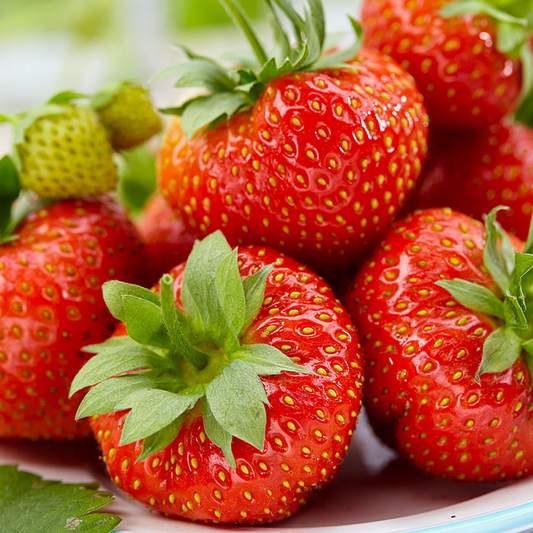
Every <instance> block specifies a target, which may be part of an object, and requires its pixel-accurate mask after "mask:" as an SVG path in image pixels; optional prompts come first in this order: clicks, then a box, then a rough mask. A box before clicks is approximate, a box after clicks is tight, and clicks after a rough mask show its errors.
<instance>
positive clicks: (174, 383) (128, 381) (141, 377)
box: [76, 371, 187, 419]
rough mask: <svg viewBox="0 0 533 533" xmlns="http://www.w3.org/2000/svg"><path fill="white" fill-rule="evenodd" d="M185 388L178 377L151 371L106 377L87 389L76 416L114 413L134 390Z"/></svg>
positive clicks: (171, 390) (175, 389) (176, 390)
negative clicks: (160, 374)
mask: <svg viewBox="0 0 533 533" xmlns="http://www.w3.org/2000/svg"><path fill="white" fill-rule="evenodd" d="M185 388H187V386H186V384H185V383H184V382H183V381H181V380H180V379H178V378H176V377H173V376H159V375H158V374H157V373H155V372H152V371H144V372H140V373H138V374H127V375H125V376H119V377H116V378H110V379H106V380H105V381H102V382H101V383H98V384H97V385H95V386H94V387H93V388H91V389H89V391H88V392H87V394H86V395H85V397H84V398H83V400H82V401H81V403H80V406H79V408H78V412H77V413H76V418H77V419H79V418H85V417H87V416H93V415H104V414H107V413H114V412H115V411H116V410H117V408H116V407H117V405H118V404H119V403H120V402H121V401H123V400H125V399H126V398H127V397H128V396H129V395H130V394H131V393H132V392H134V391H136V390H141V389H161V390H166V391H169V392H179V391H180V390H183V389H185Z"/></svg>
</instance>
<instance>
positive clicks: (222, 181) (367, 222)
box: [158, 2, 428, 274]
mask: <svg viewBox="0 0 533 533" xmlns="http://www.w3.org/2000/svg"><path fill="white" fill-rule="evenodd" d="M313 4H316V2H314V3H313ZM314 7H315V8H316V5H315V6H314ZM321 16H322V15H320V16H316V17H315V18H312V17H311V18H310V20H309V21H308V24H311V25H312V24H316V21H317V20H319V21H322V22H323V19H322V18H321ZM294 17H295V20H296V22H294V20H293V22H294V23H295V24H296V25H298V24H300V23H302V21H301V19H299V18H298V16H297V15H294ZM294 17H293V18H294ZM302 24H303V23H302ZM354 24H355V23H354ZM317 31H318V30H317ZM313 38H315V37H313V36H308V39H313ZM309 42H310V41H308V44H309ZM315 44H316V46H317V53H316V54H315V56H313V57H309V59H308V61H307V62H305V61H302V62H300V63H298V61H297V59H296V58H295V57H296V56H297V55H298V53H299V52H302V53H303V49H302V47H305V46H306V45H305V43H304V42H301V43H300V45H301V46H300V48H298V47H297V48H293V49H292V51H291V52H288V53H289V58H288V59H287V60H286V61H287V62H286V63H283V62H282V63H281V64H283V65H284V66H283V67H279V68H276V63H275V62H274V60H273V59H272V60H270V61H268V63H266V62H267V58H266V56H265V57H261V54H259V58H260V63H261V65H264V64H265V63H266V66H263V67H262V71H261V72H256V71H244V70H242V69H241V70H239V73H238V74H236V73H235V72H230V73H229V74H228V73H227V72H226V71H225V70H223V69H222V67H217V69H219V70H217V69H215V70H217V73H218V76H223V77H225V78H224V79H226V82H225V85H224V86H223V87H221V88H220V91H222V92H217V90H216V89H217V87H216V86H214V84H215V81H216V80H211V81H210V82H209V83H207V86H208V87H209V88H210V89H211V91H212V96H209V97H199V98H196V99H193V100H191V101H189V102H187V103H186V104H185V105H184V106H182V107H181V108H178V109H177V110H176V109H174V110H170V112H175V113H178V114H181V115H182V120H181V121H180V120H177V119H176V120H174V121H172V122H171V124H170V126H169V128H168V130H167V132H166V136H165V139H164V143H163V147H162V149H161V153H160V156H159V165H158V167H159V169H158V172H159V178H160V185H161V189H162V192H163V194H164V195H165V196H166V197H167V199H168V200H169V201H170V203H171V205H172V207H173V208H174V209H175V210H176V211H177V212H178V213H180V215H181V216H182V217H183V220H184V222H185V224H186V225H187V227H188V229H189V230H190V231H191V233H193V234H195V235H197V236H205V235H207V234H209V233H211V232H212V231H214V230H217V229H220V230H222V231H223V232H224V234H225V235H226V236H227V237H228V239H229V240H230V242H232V243H234V244H241V243H245V244H246V243H247V244H259V243H264V244H265V245H267V246H271V247H273V248H276V249H279V250H281V251H283V252H286V253H288V254H289V255H291V256H293V257H295V258H297V259H298V260H300V261H302V262H304V263H306V264H309V265H311V266H312V267H313V268H315V269H316V270H317V271H319V272H322V273H332V272H335V274H336V273H337V272H338V271H339V270H343V269H347V268H348V267H349V266H350V265H353V264H354V263H357V262H358V261H359V260H360V258H361V255H362V253H363V252H364V251H365V250H366V249H367V248H368V247H369V245H370V244H372V243H373V242H374V241H375V239H376V238H377V237H378V236H379V235H380V234H381V233H382V232H383V231H384V230H385V228H387V226H388V225H389V224H390V223H391V221H392V220H393V218H394V216H395V214H396V211H397V210H398V208H399V206H400V205H402V204H403V201H404V198H405V196H406V194H407V192H408V191H409V190H410V189H411V188H412V187H413V186H414V184H415V182H416V180H417V178H418V176H419V174H420V169H421V163H422V161H423V159H424V156H425V152H426V135H427V125H428V123H427V116H426V113H425V109H424V105H423V103H422V98H421V96H420V94H419V93H418V91H417V90H416V88H415V86H414V84H413V81H412V79H411V77H410V76H408V75H407V74H406V73H405V72H404V71H403V70H402V69H400V68H399V67H398V66H397V65H396V63H394V62H393V61H391V60H390V59H388V58H385V57H384V56H382V55H381V54H378V53H376V52H373V51H369V50H364V51H362V52H361V53H360V54H359V55H356V54H357V50H358V47H354V48H351V49H349V50H347V51H346V50H345V51H341V52H336V53H332V54H329V55H326V56H322V57H320V50H321V47H322V45H323V43H322V42H320V43H315ZM309 46H311V45H309ZM263 55H264V54H263ZM354 57H355V59H354ZM202 61H203V63H202ZM205 62H206V60H199V59H194V60H192V61H190V62H189V64H185V66H184V65H180V66H178V67H177V69H175V70H171V71H170V73H173V72H175V73H177V74H180V75H183V77H182V78H181V79H180V80H179V82H178V83H179V84H180V85H184V84H192V83H194V82H197V81H198V79H199V77H200V76H192V74H191V72H189V71H191V70H194V71H195V72H196V71H198V70H199V69H202V68H204V69H205V70H206V73H205V76H208V74H209V72H210V71H212V70H213V69H214V67H213V63H211V62H208V65H209V67H205V66H204V67H203V65H204V63H205ZM343 62H347V63H344V65H343ZM332 67H335V68H332ZM337 67H338V68H337ZM304 70H305V71H304ZM235 76H240V82H239V83H240V84H242V86H240V85H238V82H236V81H232V80H234V78H235ZM191 78H192V79H193V81H191ZM217 79H218V78H217ZM202 80H203V81H204V82H205V80H204V79H203V78H202ZM219 84H220V82H219ZM232 84H233V89H232V90H230V91H229V92H228V86H230V87H231V86H232ZM244 86H246V87H244ZM250 87H251V89H250ZM246 90H249V91H250V92H249V93H247V92H246ZM224 106H226V107H224ZM228 116H229V117H230V118H229V119H227V117H228ZM198 117H200V118H198ZM213 118H215V119H217V120H215V122H213V123H212V124H211V126H212V127H211V128H210V129H207V130H205V129H203V127H204V126H206V125H207V124H208V123H209V122H211V120H213ZM222 119H227V120H222ZM197 132H198V133H197ZM194 134H196V135H194ZM193 135H194V136H193ZM191 137H192V139H191Z"/></svg>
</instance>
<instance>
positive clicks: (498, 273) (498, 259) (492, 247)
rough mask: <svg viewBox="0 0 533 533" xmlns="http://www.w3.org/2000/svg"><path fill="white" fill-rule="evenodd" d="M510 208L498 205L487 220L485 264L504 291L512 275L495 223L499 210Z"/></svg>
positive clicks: (504, 291)
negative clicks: (500, 244) (501, 249)
mask: <svg viewBox="0 0 533 533" xmlns="http://www.w3.org/2000/svg"><path fill="white" fill-rule="evenodd" d="M504 209H508V208H507V207H501V206H500V207H496V208H494V209H493V210H492V211H491V212H490V213H489V214H488V215H487V221H486V235H485V240H486V242H485V249H484V251H483V259H484V262H485V266H486V267H487V269H488V270H489V272H490V274H491V275H492V277H493V279H494V281H495V282H496V283H497V284H498V285H499V287H500V288H501V290H502V291H503V293H504V294H505V293H506V292H507V287H508V286H509V283H510V277H509V274H508V272H507V267H506V264H505V261H504V259H503V257H502V254H501V253H500V246H499V239H498V236H499V235H498V229H497V227H496V225H495V221H496V215H497V213H498V211H501V210H504Z"/></svg>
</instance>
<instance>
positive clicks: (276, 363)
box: [232, 344, 313, 376]
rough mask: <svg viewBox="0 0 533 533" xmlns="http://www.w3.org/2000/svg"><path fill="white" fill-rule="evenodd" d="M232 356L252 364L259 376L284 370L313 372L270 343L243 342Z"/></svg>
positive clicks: (301, 372) (272, 374)
mask: <svg viewBox="0 0 533 533" xmlns="http://www.w3.org/2000/svg"><path fill="white" fill-rule="evenodd" d="M232 357H234V358H235V359H240V360H241V361H244V362H245V363H247V364H248V365H250V366H251V367H252V368H253V369H254V371H255V372H256V373H257V374H258V375H259V376H276V375H278V374H281V372H282V371H285V372H296V373H298V374H313V372H312V371H311V370H308V369H307V368H305V367H303V366H300V365H297V364H295V363H293V362H292V361H291V360H290V358H289V357H287V356H286V355H285V354H284V353H283V352H281V351H279V350H278V349H277V348H274V346H270V345H268V344H243V345H241V347H240V348H239V350H238V351H237V352H235V353H234V354H232Z"/></svg>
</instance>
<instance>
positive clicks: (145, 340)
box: [122, 295, 170, 348]
mask: <svg viewBox="0 0 533 533" xmlns="http://www.w3.org/2000/svg"><path fill="white" fill-rule="evenodd" d="M122 301H123V305H124V314H125V318H124V321H125V322H126V329H127V331H128V335H129V336H130V337H131V338H132V339H133V340H135V341H137V342H138V343H139V344H148V345H150V346H157V347H158V348H168V347H169V345H170V341H169V338H168V335H167V332H166V329H165V325H164V323H163V312H162V311H161V307H159V305H157V304H155V303H152V302H149V301H148V300H145V299H143V298H139V297H137V296H130V295H125V296H124V297H123V298H122Z"/></svg>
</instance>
